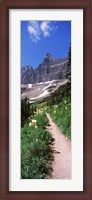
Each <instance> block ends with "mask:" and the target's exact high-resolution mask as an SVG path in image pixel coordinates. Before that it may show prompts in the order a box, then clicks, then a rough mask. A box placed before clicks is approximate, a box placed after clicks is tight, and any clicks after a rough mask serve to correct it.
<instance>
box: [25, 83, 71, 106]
mask: <svg viewBox="0 0 92 200" xmlns="http://www.w3.org/2000/svg"><path fill="white" fill-rule="evenodd" d="M67 84H68V79H61V80H52V81H47V82H41V83H36V84H26V85H21V98H22V99H24V98H26V97H27V98H28V99H29V101H30V103H34V102H44V101H48V100H50V99H52V97H53V96H54V95H57V94H59V93H60V94H61V93H62V92H63V91H64V89H65V88H66V87H67Z"/></svg>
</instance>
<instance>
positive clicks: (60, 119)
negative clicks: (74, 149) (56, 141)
mask: <svg viewBox="0 0 92 200" xmlns="http://www.w3.org/2000/svg"><path fill="white" fill-rule="evenodd" d="M47 111H48V112H49V113H50V115H51V117H52V119H53V121H54V122H55V123H56V124H57V125H58V126H59V128H60V129H61V131H62V132H63V133H64V134H65V135H66V136H67V137H68V138H69V139H71V99H70V97H67V96H64V97H63V99H62V101H61V102H60V103H59V104H55V105H52V106H49V107H48V108H47Z"/></svg>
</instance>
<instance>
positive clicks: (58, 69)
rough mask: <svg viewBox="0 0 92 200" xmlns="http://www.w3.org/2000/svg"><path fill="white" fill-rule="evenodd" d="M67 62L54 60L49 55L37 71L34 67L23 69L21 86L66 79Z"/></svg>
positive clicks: (61, 59) (62, 59)
mask: <svg viewBox="0 0 92 200" xmlns="http://www.w3.org/2000/svg"><path fill="white" fill-rule="evenodd" d="M67 62H68V59H67V58H53V57H52V55H51V54H49V53H47V54H46V56H45V58H44V59H43V62H42V63H41V64H40V65H39V66H38V67H37V68H36V69H35V70H34V69H33V68H32V66H25V67H22V68H21V84H35V83H40V82H46V81H51V80H59V79H66V71H67Z"/></svg>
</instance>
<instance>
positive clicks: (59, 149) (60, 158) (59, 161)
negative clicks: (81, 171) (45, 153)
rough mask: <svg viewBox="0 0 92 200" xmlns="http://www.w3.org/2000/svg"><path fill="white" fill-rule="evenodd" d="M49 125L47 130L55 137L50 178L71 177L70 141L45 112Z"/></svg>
mask: <svg viewBox="0 0 92 200" xmlns="http://www.w3.org/2000/svg"><path fill="white" fill-rule="evenodd" d="M46 115H47V118H48V120H49V124H50V126H48V127H47V130H48V131H49V132H50V133H51V134H52V136H53V138H54V139H55V142H54V145H53V148H54V161H53V166H52V168H53V172H52V175H51V179H70V178H71V142H70V140H68V139H67V138H66V137H65V135H63V134H62V133H61V131H60V130H59V128H58V127H57V125H56V124H55V123H54V122H53V121H52V118H51V117H50V115H49V114H48V113H46Z"/></svg>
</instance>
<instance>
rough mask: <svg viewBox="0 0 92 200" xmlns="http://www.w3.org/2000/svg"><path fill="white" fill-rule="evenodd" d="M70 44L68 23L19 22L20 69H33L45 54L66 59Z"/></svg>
mask: <svg viewBox="0 0 92 200" xmlns="http://www.w3.org/2000/svg"><path fill="white" fill-rule="evenodd" d="M70 42H71V22H70V21H21V67H23V66H26V65H32V67H33V68H34V69H35V68H36V67H37V66H38V65H39V64H40V63H41V62H42V61H43V59H44V57H45V55H46V53H50V54H51V55H52V56H53V57H55V58H66V57H67V56H68V49H69V46H70Z"/></svg>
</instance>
